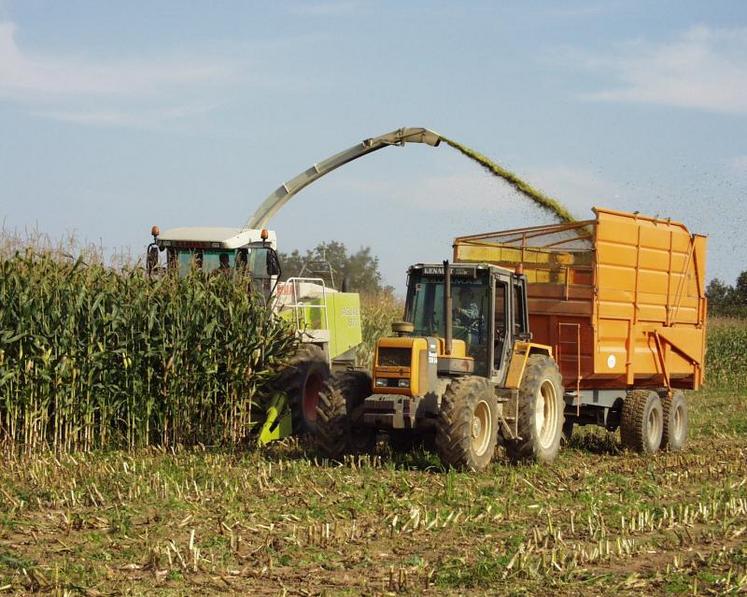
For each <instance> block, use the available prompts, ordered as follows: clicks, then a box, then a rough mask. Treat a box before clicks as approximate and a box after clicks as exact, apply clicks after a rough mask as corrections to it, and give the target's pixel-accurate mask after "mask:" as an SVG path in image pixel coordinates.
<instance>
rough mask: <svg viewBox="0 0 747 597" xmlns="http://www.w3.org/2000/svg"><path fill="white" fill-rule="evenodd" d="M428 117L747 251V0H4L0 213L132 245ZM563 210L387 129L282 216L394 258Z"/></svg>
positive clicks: (610, 201)
mask: <svg viewBox="0 0 747 597" xmlns="http://www.w3.org/2000/svg"><path fill="white" fill-rule="evenodd" d="M401 126H425V127H428V128H432V129H434V130H436V131H438V132H440V133H443V134H444V135H447V136H449V137H452V138H454V139H457V140H459V141H461V142H463V143H465V144H467V145H470V146H472V147H474V148H475V149H477V150H479V151H481V152H483V153H485V154H487V155H489V156H490V157H492V158H493V159H495V160H496V161H497V162H499V163H500V164H502V165H504V166H507V167H509V168H511V169H512V170H514V171H515V172H517V173H518V174H519V175H521V176H523V177H525V178H526V179H527V180H529V181H530V182H532V183H533V184H535V185H536V186H539V187H540V188H542V189H543V190H544V191H546V192H547V193H549V194H551V195H554V196H556V197H558V198H559V199H560V200H562V201H563V202H564V203H565V204H566V205H567V206H568V207H569V208H570V209H571V211H572V212H573V213H574V214H575V215H576V216H577V217H580V218H581V217H587V216H591V212H590V209H591V207H592V206H593V205H599V206H605V207H611V208H616V209H624V210H631V211H632V210H639V211H641V212H642V213H647V214H651V215H657V214H658V215H660V216H662V217H672V218H673V219H677V220H680V221H683V222H684V223H685V224H687V225H688V227H689V228H690V229H691V230H692V231H694V232H700V233H705V234H708V235H710V241H709V242H710V252H709V261H708V277H709V278H711V277H714V276H717V277H720V278H722V279H725V280H726V281H728V282H729V283H733V282H734V280H735V278H736V276H737V274H738V273H739V272H741V271H743V270H746V269H747V240H746V239H747V235H746V231H747V215H746V211H745V206H744V204H745V198H746V197H747V3H745V2H742V1H739V0H735V1H733V2H727V1H721V2H687V1H682V0H678V1H660V2H635V1H632V0H624V1H623V0H620V1H617V0H599V1H590V2H572V1H569V2H563V3H561V2H539V1H535V2H532V1H525V2H406V3H405V2H373V1H370V2H369V1H366V0H328V1H326V0H320V1H313V0H312V1H309V2H275V3H260V2H229V1H222V2H221V1H215V2H209V3H208V2H204V3H198V2H176V1H174V2H169V1H166V0H160V1H159V2H135V1H128V2H117V3H115V2H100V1H97V0H96V1H94V0H91V1H76V0H66V1H65V2H53V1H51V0H50V1H46V2H42V1H38V0H23V1H9V0H0V222H3V223H4V226H5V228H7V229H15V230H20V231H23V230H25V229H28V228H36V229H39V230H41V231H43V232H45V233H47V234H49V235H50V236H52V237H55V238H56V237H63V236H65V235H67V234H69V233H71V232H74V233H75V234H76V235H77V236H78V237H79V238H81V239H84V240H89V241H93V242H96V243H101V244H102V245H103V246H104V247H105V248H106V249H107V251H115V250H130V251H131V252H132V254H133V255H137V254H139V253H140V252H141V251H142V250H143V249H144V247H145V245H146V244H147V242H148V240H149V238H148V231H149V229H150V226H151V225H152V224H154V223H156V224H159V225H160V226H161V228H162V229H165V228H169V227H172V226H188V225H219V226H220V225H223V226H240V225H242V224H243V223H244V222H245V221H246V219H247V217H248V216H249V215H250V214H251V213H252V212H253V210H254V208H255V207H257V206H258V205H259V203H260V202H261V201H262V200H263V199H264V197H265V196H266V195H267V194H269V193H270V192H271V191H273V190H274V189H275V188H276V187H277V186H278V185H279V184H280V183H281V182H283V181H285V180H287V179H289V178H291V177H292V176H294V175H295V174H297V173H298V172H299V171H301V170H302V169H305V168H307V167H308V166H310V165H311V164H312V163H314V162H316V161H320V160H322V159H323V158H325V157H327V156H329V155H330V154H332V153H335V152H337V151H339V150H341V149H344V148H346V147H348V146H350V145H353V144H355V143H357V142H359V141H360V140H362V139H364V138H367V137H371V136H375V135H378V134H381V133H384V132H387V131H390V130H393V129H395V128H399V127H401ZM546 222H548V218H547V216H546V215H545V214H543V213H542V212H540V211H538V210H537V209H536V208H534V207H532V206H531V205H529V204H528V203H527V202H526V201H525V200H524V199H522V198H521V197H519V196H518V195H516V193H515V192H513V191H512V190H510V189H509V188H507V187H506V185H504V184H503V183H502V182H500V181H499V180H497V179H494V178H491V177H489V176H488V175H487V174H485V173H484V172H483V171H482V170H481V169H480V168H479V167H477V166H476V165H474V164H473V163H471V162H470V161H468V160H466V159H465V158H463V157H461V156H460V155H459V154H457V153H456V152H455V151H453V150H451V149H449V148H448V147H446V146H444V145H442V146H441V147H439V148H435V149H434V148H431V147H428V146H419V145H412V146H407V147H404V148H391V149H385V150H382V151H380V152H378V153H376V154H372V155H371V156H369V157H367V158H364V159H362V160H360V161H358V162H354V163H353V164H350V165H348V166H347V167H345V168H343V169H341V170H338V171H336V172H335V173H333V174H331V175H329V176H327V177H326V178H324V179H322V180H321V181H319V182H318V183H316V184H315V185H313V186H312V187H309V188H308V189H306V190H305V191H303V192H302V193H301V194H300V195H298V196H297V197H296V198H295V199H294V200H293V201H292V202H290V203H289V204H288V205H287V206H286V207H285V208H283V210H281V212H280V213H279V214H278V215H277V216H276V218H275V219H274V220H273V222H272V224H271V226H272V227H273V228H274V229H275V230H276V231H277V233H278V238H279V244H280V246H281V249H283V250H288V251H289V250H292V249H294V248H299V249H306V248H310V247H313V246H314V245H316V244H317V243H318V242H319V241H322V240H340V241H343V242H345V243H346V244H347V245H348V246H349V247H350V248H351V249H353V250H355V249H358V248H359V247H361V246H370V247H371V248H372V250H373V252H374V254H376V255H378V256H379V257H380V260H381V269H382V272H383V274H384V277H385V279H386V281H387V282H388V283H390V284H392V285H394V286H395V287H396V288H397V289H398V290H402V288H403V286H404V272H405V270H406V267H407V265H408V264H410V263H413V262H417V261H437V260H441V259H443V258H445V257H448V256H449V255H450V251H451V242H452V239H453V237H454V236H457V235H463V234H472V233H478V232H487V231H490V230H500V229H504V228H510V227H515V226H526V225H534V224H540V223H546Z"/></svg>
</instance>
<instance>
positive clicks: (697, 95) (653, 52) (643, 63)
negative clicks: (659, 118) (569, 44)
mask: <svg viewBox="0 0 747 597" xmlns="http://www.w3.org/2000/svg"><path fill="white" fill-rule="evenodd" d="M571 59H572V60H573V61H574V62H576V63H577V64H580V65H582V66H585V67H587V68H590V69H592V70H595V71H599V72H604V73H609V74H611V75H612V76H613V77H614V78H615V79H616V80H617V81H618V83H617V84H613V85H611V86H609V87H607V88H605V89H600V90H598V91H594V92H592V93H588V94H585V95H584V96H583V97H584V98H586V99H591V100H597V101H614V102H636V103H651V104H659V105H666V106H677V107H682V108H696V109H701V110H708V111H713V112H726V113H737V114H744V113H747V28H733V29H718V28H711V27H706V26H698V27H693V28H691V29H689V30H688V31H686V32H684V33H682V34H681V35H679V36H678V37H677V38H676V39H674V40H673V41H670V42H659V43H652V42H648V41H644V40H636V41H631V42H628V43H625V44H618V45H617V46H615V49H614V52H613V53H611V54H607V55H604V54H601V55H599V54H593V55H592V54H590V53H585V52H580V53H579V52H575V53H573V54H571Z"/></svg>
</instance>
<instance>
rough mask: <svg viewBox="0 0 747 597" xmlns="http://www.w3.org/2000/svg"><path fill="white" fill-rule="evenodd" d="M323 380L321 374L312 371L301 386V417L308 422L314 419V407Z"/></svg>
mask: <svg viewBox="0 0 747 597" xmlns="http://www.w3.org/2000/svg"><path fill="white" fill-rule="evenodd" d="M323 384H324V380H323V379H322V376H321V375H318V374H315V373H312V374H311V375H309V376H308V377H307V378H306V383H305V384H304V387H303V418H304V419H305V420H306V421H307V422H310V423H313V422H314V421H316V407H317V405H318V404H319V393H320V392H321V391H322V385H323Z"/></svg>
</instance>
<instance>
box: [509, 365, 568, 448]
mask: <svg viewBox="0 0 747 597" xmlns="http://www.w3.org/2000/svg"><path fill="white" fill-rule="evenodd" d="M564 410H565V401H564V400H563V379H562V377H561V376H560V371H559V370H558V366H557V365H556V364H555V361H553V360H552V359H551V358H550V357H549V356H547V355H543V354H534V355H531V356H530V357H529V359H528V361H527V364H526V368H525V369H524V376H523V378H522V380H521V386H520V387H519V415H518V418H519V420H518V431H519V439H516V440H511V441H508V442H506V452H507V454H508V456H509V458H511V460H513V461H514V462H519V461H524V460H526V461H535V462H544V463H550V462H552V461H553V460H555V457H556V456H557V455H558V451H559V450H560V439H561V437H562V435H563V423H564V416H563V411H564Z"/></svg>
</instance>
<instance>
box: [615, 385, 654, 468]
mask: <svg viewBox="0 0 747 597" xmlns="http://www.w3.org/2000/svg"><path fill="white" fill-rule="evenodd" d="M663 433H664V411H663V407H662V404H661V399H660V398H659V395H658V394H657V393H656V392H652V391H650V390H633V391H632V392H628V395H627V396H626V397H625V401H624V402H623V408H622V417H621V418H620V439H621V440H622V444H623V446H624V447H625V448H627V449H628V450H632V451H634V452H639V453H640V454H653V453H654V452H656V451H657V450H658V449H659V447H660V446H661V442H662V435H663Z"/></svg>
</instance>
